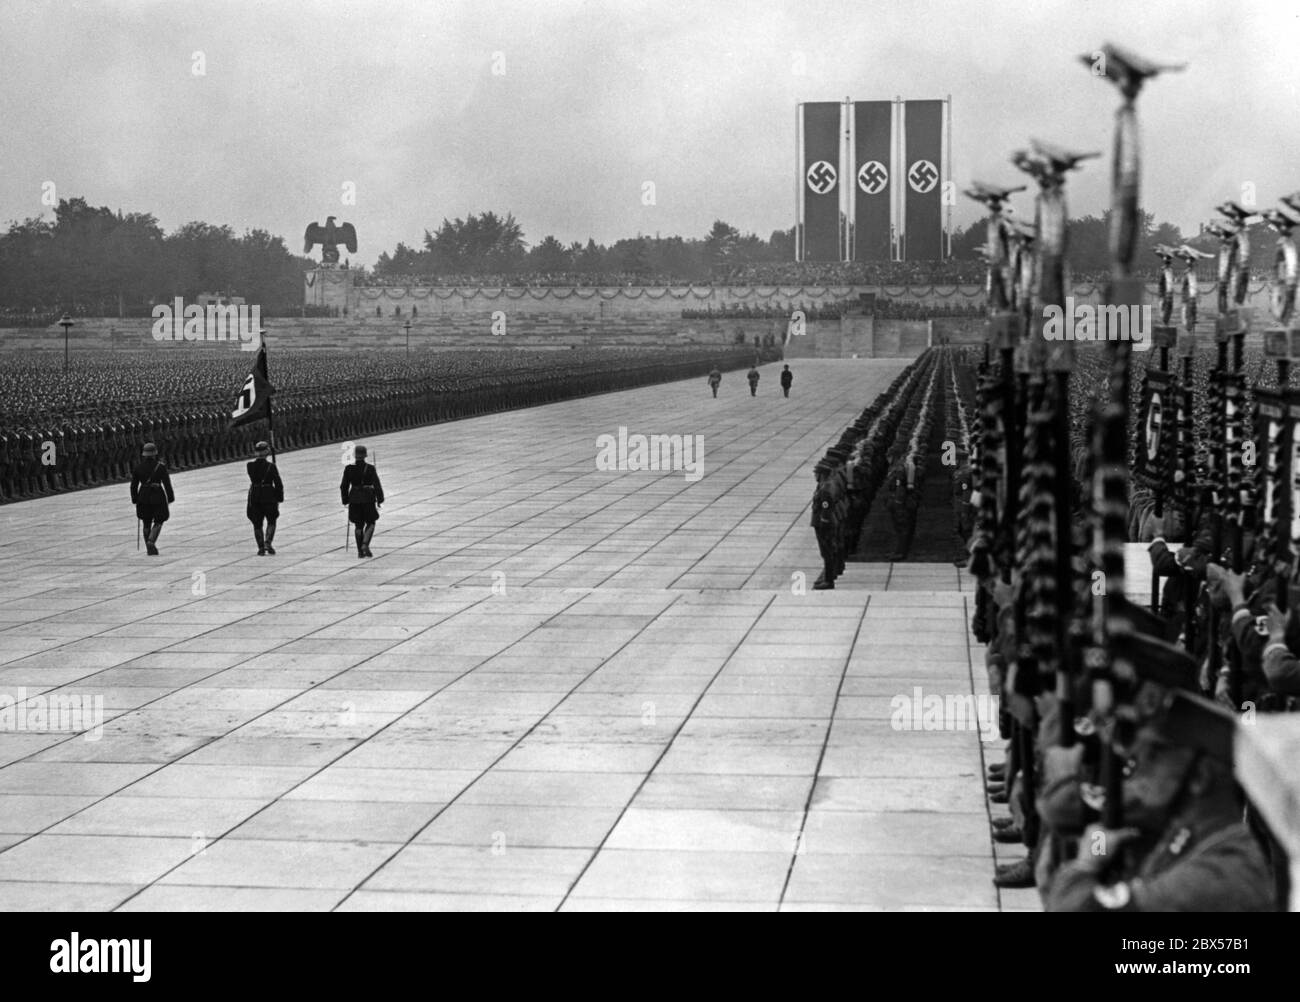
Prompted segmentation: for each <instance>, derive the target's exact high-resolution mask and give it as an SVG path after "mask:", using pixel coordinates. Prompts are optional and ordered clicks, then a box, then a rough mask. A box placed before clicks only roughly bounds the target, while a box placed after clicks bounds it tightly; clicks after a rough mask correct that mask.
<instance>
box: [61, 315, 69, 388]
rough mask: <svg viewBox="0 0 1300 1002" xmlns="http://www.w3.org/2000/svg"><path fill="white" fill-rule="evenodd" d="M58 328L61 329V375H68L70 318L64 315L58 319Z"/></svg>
mask: <svg viewBox="0 0 1300 1002" xmlns="http://www.w3.org/2000/svg"><path fill="white" fill-rule="evenodd" d="M59 326H60V327H62V328H63V374H64V375H65V376H66V375H67V374H68V328H69V327H71V326H72V317H70V316H68V315H67V314H66V313H65V314H63V316H62V317H60V318H59Z"/></svg>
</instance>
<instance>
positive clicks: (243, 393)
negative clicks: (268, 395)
mask: <svg viewBox="0 0 1300 1002" xmlns="http://www.w3.org/2000/svg"><path fill="white" fill-rule="evenodd" d="M256 401H257V383H256V381H255V380H254V379H253V374H252V373H251V372H250V373H249V374H248V378H247V379H245V380H244V388H243V389H242V390H240V391H239V401H238V403H236V404H235V410H234V413H233V414H231V417H232V418H237V417H239V416H240V415H241V414H247V413H248V412H249V410H250V409H251V408H252V406H253V404H254V403H255V402H256Z"/></svg>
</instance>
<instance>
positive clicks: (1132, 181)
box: [1081, 44, 1182, 829]
mask: <svg viewBox="0 0 1300 1002" xmlns="http://www.w3.org/2000/svg"><path fill="white" fill-rule="evenodd" d="M1081 61H1082V62H1083V63H1084V65H1086V66H1088V67H1089V68H1090V69H1091V70H1092V71H1093V73H1094V74H1095V75H1097V76H1103V77H1105V78H1107V79H1109V80H1110V81H1111V82H1112V83H1114V84H1115V85H1116V86H1117V87H1118V88H1119V91H1120V96H1121V98H1122V100H1121V103H1120V107H1119V110H1118V111H1117V112H1116V113H1115V134H1114V137H1115V138H1114V149H1113V151H1112V169H1111V219H1110V251H1111V258H1112V265H1111V279H1110V284H1109V286H1108V287H1107V289H1106V297H1105V304H1106V305H1107V306H1119V307H1122V308H1125V309H1129V310H1130V311H1131V310H1134V309H1140V308H1141V307H1142V305H1143V299H1145V283H1144V282H1143V281H1142V280H1141V279H1140V278H1135V277H1134V275H1133V259H1134V255H1135V253H1136V250H1137V240H1138V232H1139V228H1140V223H1141V216H1140V213H1139V208H1138V194H1139V186H1140V183H1141V170H1142V160H1141V154H1140V152H1139V144H1138V123H1137V108H1136V102H1137V97H1138V94H1139V93H1140V92H1141V90H1142V85H1143V84H1144V83H1145V82H1146V80H1147V79H1148V78H1150V77H1153V76H1155V75H1156V74H1158V73H1160V72H1161V71H1163V70H1170V69H1181V68H1182V67H1181V66H1160V65H1157V64H1154V63H1150V62H1148V61H1147V60H1145V59H1142V58H1140V57H1139V56H1137V55H1135V54H1133V53H1131V52H1126V51H1124V50H1122V49H1120V48H1118V47H1116V46H1114V45H1109V44H1107V45H1104V46H1102V48H1101V49H1100V50H1099V51H1097V52H1094V53H1091V54H1089V55H1085V56H1082V57H1081ZM1098 333H1099V334H1100V332H1098ZM1106 348H1107V355H1108V356H1109V358H1108V361H1109V366H1108V368H1109V370H1110V371H1109V379H1108V383H1109V385H1108V389H1109V393H1108V399H1106V400H1105V401H1103V403H1102V405H1101V407H1100V408H1099V409H1098V410H1097V411H1096V412H1095V415H1094V428H1093V440H1092V447H1093V450H1094V456H1095V457H1096V465H1095V469H1094V472H1093V481H1092V495H1093V509H1094V522H1093V527H1092V533H1093V540H1092V541H1093V559H1094V566H1095V567H1096V568H1098V569H1099V570H1100V571H1101V573H1102V585H1103V591H1102V594H1101V595H1099V596H1097V597H1096V598H1095V599H1094V601H1093V608H1092V637H1091V639H1092V647H1091V648H1090V649H1089V650H1088V652H1087V654H1086V665H1087V668H1088V674H1089V677H1090V678H1091V681H1092V706H1093V712H1094V714H1096V715H1097V717H1098V718H1099V719H1098V721H1096V723H1097V725H1098V727H1097V730H1098V733H1099V734H1100V736H1101V772H1102V784H1103V786H1104V788H1105V808H1104V812H1103V820H1104V823H1105V825H1106V827H1107V828H1110V829H1116V828H1119V827H1120V826H1121V825H1122V824H1123V819H1124V805H1123V763H1122V762H1121V761H1120V758H1119V751H1118V749H1117V747H1116V743H1117V740H1118V738H1119V737H1120V734H1119V729H1120V728H1119V717H1118V714H1117V713H1116V710H1117V706H1116V703H1117V695H1118V694H1117V692H1116V678H1115V674H1114V664H1113V660H1112V659H1113V655H1112V652H1111V633H1112V625H1113V624H1114V625H1118V624H1115V620H1116V618H1117V615H1118V609H1117V608H1116V606H1117V605H1119V604H1121V603H1122V602H1123V600H1124V575H1125V566H1124V540H1125V538H1126V531H1125V522H1126V518H1125V516H1126V514H1127V512H1128V498H1127V493H1128V492H1127V484H1128V410H1129V399H1128V392H1129V358H1130V355H1131V350H1132V346H1131V344H1130V343H1129V342H1128V341H1127V340H1121V339H1120V338H1119V336H1118V335H1117V332H1115V331H1108V332H1107V339H1106ZM1124 629H1130V630H1131V629H1132V624H1131V623H1125V626H1124Z"/></svg>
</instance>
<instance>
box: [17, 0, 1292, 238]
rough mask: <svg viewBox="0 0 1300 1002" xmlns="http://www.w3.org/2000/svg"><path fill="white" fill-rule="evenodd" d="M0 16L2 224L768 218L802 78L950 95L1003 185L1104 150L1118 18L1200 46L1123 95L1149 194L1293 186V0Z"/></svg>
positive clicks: (574, 1)
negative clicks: (1035, 157) (352, 200)
mask: <svg viewBox="0 0 1300 1002" xmlns="http://www.w3.org/2000/svg"><path fill="white" fill-rule="evenodd" d="M0 24H3V29H2V30H0V66H3V67H4V71H5V73H4V77H5V79H4V85H3V88H2V90H0V220H3V221H5V222H8V221H9V220H13V219H23V218H26V217H29V216H35V215H39V214H40V213H41V212H42V211H44V212H45V213H46V214H47V216H49V215H50V212H51V210H50V209H49V208H48V207H46V206H43V205H42V204H41V193H42V190H43V189H42V185H43V184H45V183H46V182H53V183H54V185H55V190H56V192H57V195H58V197H61V198H67V197H72V196H75V195H80V196H83V197H85V198H86V199H87V200H88V201H89V202H91V204H94V205H101V204H102V205H108V206H111V207H113V208H118V207H120V208H122V209H123V210H124V211H142V212H152V213H153V214H155V215H156V216H157V217H158V219H159V221H160V222H161V223H162V225H163V227H164V228H165V229H167V230H168V231H170V230H172V229H174V228H175V227H177V226H179V225H180V224H182V223H184V222H186V221H188V220H192V219H202V220H205V221H208V222H213V223H228V224H229V225H231V226H232V227H234V228H235V230H236V231H242V230H244V229H245V228H251V227H261V228H264V229H268V230H270V231H272V232H273V233H276V234H281V235H283V236H284V237H285V239H286V241H287V242H288V243H289V245H290V248H291V249H293V250H295V251H297V250H301V244H300V243H299V240H300V239H301V234H302V232H303V230H304V229H305V227H306V224H307V223H308V222H310V221H313V220H319V221H321V222H324V219H325V217H326V216H327V215H335V216H338V217H339V218H340V219H344V220H348V221H351V222H352V223H354V224H355V225H356V228H357V232H358V234H359V239H360V245H361V246H360V249H359V253H358V254H357V255H356V258H357V260H358V263H363V264H371V263H373V261H374V259H375V258H376V257H377V256H378V255H379V253H380V252H381V251H385V250H391V249H392V248H393V247H394V246H395V245H396V243H397V242H398V241H399V240H400V241H405V242H406V243H408V244H411V245H418V244H419V241H420V239H421V236H422V233H423V231H424V229H425V228H426V227H427V228H430V229H432V228H435V227H436V226H437V224H438V222H439V221H440V220H441V219H442V218H443V217H444V216H447V217H456V216H464V215H466V214H467V213H471V212H478V211H481V210H486V209H493V210H496V211H498V212H505V211H511V212H513V213H514V214H515V216H516V217H517V218H518V219H519V221H520V223H521V224H522V226H523V229H524V233H525V235H526V237H527V239H528V240H529V242H530V243H535V242H537V241H539V240H541V238H542V237H543V236H545V235H546V234H549V233H553V234H555V235H556V236H557V237H559V238H560V239H561V240H562V241H564V242H566V243H567V242H570V241H573V240H584V241H585V240H586V238H587V237H588V236H594V237H595V238H596V239H597V240H598V241H600V242H604V243H608V242H612V241H613V240H616V239H618V238H620V237H624V236H629V235H633V234H635V233H637V232H642V233H648V234H654V233H660V234H662V235H665V236H666V235H669V234H681V235H685V236H702V235H703V234H704V233H705V232H706V231H707V230H708V228H709V226H710V224H711V223H712V221H713V220H714V219H715V218H722V219H725V220H727V221H728V222H730V223H731V224H733V225H735V226H737V227H739V228H740V229H741V230H742V231H747V232H748V231H754V232H757V233H759V234H760V235H762V236H764V237H766V236H767V235H768V234H769V233H770V232H771V231H772V230H773V229H776V228H780V227H787V226H790V225H791V224H792V222H793V215H794V207H793V201H794V195H793V190H794V183H793V177H792V175H793V172H794V119H795V113H794V109H795V105H796V104H797V103H798V102H800V101H810V100H839V99H842V98H844V97H852V98H854V99H880V98H892V97H894V96H895V95H900V96H902V97H904V98H912V99H925V98H937V97H943V96H944V95H947V94H951V95H952V98H953V141H954V143H953V144H954V161H953V163H954V174H953V177H954V180H956V181H957V182H958V184H964V183H965V182H967V181H968V180H970V179H971V178H972V177H977V178H981V179H985V180H990V181H1012V180H1015V179H1017V178H1018V175H1017V174H1016V172H1015V171H1014V170H1013V169H1012V168H1011V167H1010V166H1009V165H1008V164H1007V156H1008V154H1009V153H1010V152H1011V151H1012V150H1013V149H1015V148H1016V147H1017V146H1020V145H1023V144H1024V142H1025V140H1026V139H1027V138H1028V137H1029V136H1039V137H1042V138H1045V139H1049V140H1052V141H1056V142H1059V143H1062V144H1064V145H1067V146H1075V147H1090V148H1096V149H1104V150H1107V151H1109V148H1110V141H1111V140H1110V132H1111V124H1112V115H1113V111H1114V108H1115V106H1116V104H1117V94H1116V91H1115V90H1114V88H1113V87H1112V86H1110V85H1109V84H1106V83H1103V82H1101V81H1099V80H1097V79H1095V78H1093V77H1091V76H1090V75H1089V73H1088V72H1087V70H1086V68H1084V67H1083V66H1081V65H1079V64H1078V62H1077V57H1078V56H1079V55H1080V54H1082V53H1085V52H1090V51H1092V50H1093V49H1095V48H1096V46H1097V45H1099V44H1100V43H1101V42H1103V41H1107V40H1109V41H1114V42H1116V43H1119V44H1122V45H1128V46H1130V47H1132V48H1134V49H1135V50H1137V51H1139V52H1141V53H1142V54H1144V55H1148V56H1150V57H1152V58H1162V59H1170V60H1181V61H1186V62H1187V63H1188V64H1189V66H1188V69H1187V71H1186V72H1184V73H1181V74H1176V75H1171V76H1169V77H1164V78H1161V79H1159V80H1157V81H1156V82H1154V83H1153V84H1151V85H1150V86H1149V87H1148V88H1147V90H1146V91H1145V92H1144V94H1143V95H1142V98H1141V99H1140V102H1139V115H1140V120H1141V123H1142V128H1143V139H1144V157H1145V169H1144V174H1143V184H1144V202H1145V205H1146V207H1147V208H1148V209H1150V210H1151V211H1153V212H1155V213H1156V215H1157V218H1160V219H1169V220H1172V221H1173V222H1175V223H1177V224H1179V225H1180V226H1182V227H1184V229H1185V230H1186V229H1190V230H1191V231H1192V233H1194V232H1195V230H1196V224H1197V223H1198V222H1199V221H1201V220H1203V219H1207V218H1209V217H1210V214H1211V212H1210V210H1211V209H1212V207H1213V205H1214V204H1216V203H1217V202H1219V201H1221V200H1223V199H1225V198H1233V197H1238V198H1239V197H1240V195H1241V191H1242V185H1243V184H1248V183H1249V184H1253V185H1255V187H1256V190H1257V192H1258V198H1259V200H1260V204H1261V205H1262V206H1267V205H1269V204H1272V203H1273V202H1274V201H1275V200H1276V196H1277V195H1279V194H1283V193H1288V192H1291V191H1295V190H1297V189H1300V114H1297V109H1298V108H1300V102H1298V101H1297V97H1298V94H1297V80H1298V79H1300V4H1298V3H1296V2H1295V0H1232V2H1220V3H1212V2H1203V3H1202V2H1195V0H1190V2H1189V0H1183V2H1181V3H1172V2H1166V0H1140V2H1137V0H1116V2H1111V0H1105V2H1102V0H1002V2H996V3H987V2H984V0H979V2H961V3H955V2H948V3H934V2H927V0H845V2H838V0H825V2H815V0H813V2H807V0H805V2H770V3H769V2H761V0H728V2H721V0H719V2H714V0H686V2H678V0H655V2H653V3H643V2H636V0H612V2H608V3H587V2H579V0H533V2H497V0H472V2H471V0H464V2H463V0H447V2H429V0H423V2H414V0H410V2H405V3H390V2H377V0H346V2H343V0H319V2H308V0H294V2H292V3H282V2H269V0H261V2H257V3H243V2H216V0H181V2H174V3H143V2H135V0H114V2H111V3H110V2H107V0H105V2H69V3H63V2H61V3H58V4H53V3H48V2H45V0H40V2H33V0H0ZM198 54H201V55H198ZM200 60H201V63H202V65H201V67H199V61H200ZM196 68H201V69H202V70H203V73H202V74H201V75H199V74H197V73H196V72H195V70H196ZM801 68H802V72H798V70H800V69H801ZM494 70H496V71H497V72H494ZM502 71H503V72H502ZM1107 155H1109V154H1107ZM1108 176H1109V166H1108V164H1106V163H1099V162H1093V163H1092V164H1090V165H1089V166H1088V167H1087V169H1086V170H1085V171H1084V173H1083V174H1082V175H1080V176H1079V177H1078V178H1077V180H1076V181H1074V182H1073V184H1072V186H1071V189H1070V192H1071V209H1072V211H1073V212H1075V213H1076V214H1085V213H1089V212H1099V211H1100V210H1101V209H1103V208H1104V207H1105V205H1106V203H1107V201H1108V199H1109V192H1108V185H1109V182H1108ZM645 181H653V182H654V184H655V202H656V204H654V205H653V206H647V205H644V204H643V202H642V197H641V196H642V190H643V189H642V185H643V182H645ZM347 182H351V183H353V184H354V185H355V191H356V204H355V205H345V204H343V203H342V197H343V194H344V185H345V183H347ZM1021 198H1022V199H1023V196H1021ZM1027 208H1028V206H1027V205H1026V206H1025V209H1027ZM1022 211H1024V210H1022ZM977 215H978V210H977V208H976V207H975V206H974V204H973V203H968V202H966V200H965V199H962V200H961V201H960V203H959V204H958V206H957V208H956V210H955V220H956V221H957V222H958V223H966V222H969V221H970V220H971V219H973V218H975V217H976V216H977Z"/></svg>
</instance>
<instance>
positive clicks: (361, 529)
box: [339, 445, 384, 557]
mask: <svg viewBox="0 0 1300 1002" xmlns="http://www.w3.org/2000/svg"><path fill="white" fill-rule="evenodd" d="M352 454H353V457H354V459H355V460H356V461H355V462H354V463H352V464H351V465H350V466H345V467H343V480H342V482H341V483H340V484H339V492H340V494H341V495H342V498H343V504H344V505H345V506H347V509H348V521H349V522H351V523H352V524H353V525H354V526H356V529H355V530H354V531H355V532H356V537H357V556H358V557H372V556H374V554H373V553H371V552H370V537H371V536H373V535H374V534H375V523H376V522H377V521H379V507H378V506H379V505H381V504H383V503H384V488H383V487H382V486H381V485H380V483H379V471H378V470H376V469H375V468H374V467H373V466H371V465H369V464H368V463H367V462H366V455H367V450H366V447H365V446H364V445H358V446H357V447H356V449H355V450H353V453H352Z"/></svg>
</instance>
